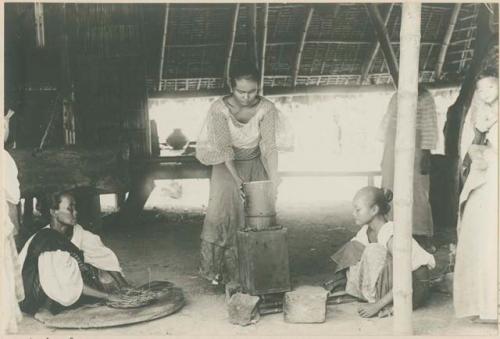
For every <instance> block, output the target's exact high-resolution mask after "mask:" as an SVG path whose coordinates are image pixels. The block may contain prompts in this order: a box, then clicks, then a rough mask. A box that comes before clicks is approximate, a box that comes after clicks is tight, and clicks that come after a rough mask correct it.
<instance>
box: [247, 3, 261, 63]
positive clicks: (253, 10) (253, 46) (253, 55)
mask: <svg viewBox="0 0 500 339" xmlns="http://www.w3.org/2000/svg"><path fill="white" fill-rule="evenodd" d="M248 21H249V25H248V26H249V27H248V29H249V30H248V42H249V45H250V46H249V47H250V51H249V52H248V54H249V55H250V59H251V62H252V63H253V64H254V65H255V68H257V69H259V58H258V51H257V50H258V48H257V4H249V7H248Z"/></svg>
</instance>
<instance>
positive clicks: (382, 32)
mask: <svg viewBox="0 0 500 339" xmlns="http://www.w3.org/2000/svg"><path fill="white" fill-rule="evenodd" d="M365 6H366V9H367V11H368V16H369V17H370V20H371V22H372V24H373V27H374V28H375V35H376V36H377V39H378V41H379V43H380V47H381V48H382V53H383V54H384V59H385V62H386V64H387V67H388V68H389V72H390V74H391V77H392V80H393V82H394V85H395V87H397V86H398V73H399V67H398V60H397V58H396V53H394V49H393V48H392V45H391V40H390V38H389V32H387V28H386V27H385V25H384V20H382V16H381V15H380V12H379V10H378V7H377V5H376V4H373V3H371V4H365Z"/></svg>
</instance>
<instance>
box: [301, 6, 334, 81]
mask: <svg viewBox="0 0 500 339" xmlns="http://www.w3.org/2000/svg"><path fill="white" fill-rule="evenodd" d="M338 8H340V7H338ZM313 14H314V7H312V6H311V7H310V8H309V10H308V11H307V16H306V20H305V22H304V29H303V30H302V33H301V35H300V40H299V45H298V46H297V54H296V56H295V64H294V68H293V75H292V86H293V87H295V86H296V85H297V78H298V76H299V71H300V62H301V60H302V52H303V51H304V46H305V43H306V37H307V31H308V30H309V25H310V24H311V19H312V16H313Z"/></svg>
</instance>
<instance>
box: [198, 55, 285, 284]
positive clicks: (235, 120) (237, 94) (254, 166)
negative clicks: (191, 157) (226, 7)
mask: <svg viewBox="0 0 500 339" xmlns="http://www.w3.org/2000/svg"><path fill="white" fill-rule="evenodd" d="M258 93H259V73H258V71H257V70H256V69H254V68H252V67H251V66H246V65H244V66H240V67H237V68H235V69H234V70H233V71H232V74H231V94H229V95H227V96H224V97H221V98H219V99H217V100H216V101H215V102H214V103H213V104H212V105H211V107H210V109H209V111H208V114H207V117H206V120H205V122H204V125H203V127H202V130H201V132H200V135H199V138H198V141H197V146H196V158H197V159H198V160H199V161H200V162H201V163H203V164H205V165H209V166H210V165H211V166H212V177H211V179H210V195H209V201H208V207H207V214H206V216H205V221H204V223H203V230H202V233H201V264H200V273H201V275H202V276H203V277H204V278H206V279H208V280H210V281H212V284H214V285H218V284H221V283H222V284H226V283H228V282H230V281H234V282H238V281H239V271H238V251H237V245H236V233H237V231H238V230H241V229H242V228H243V227H244V223H245V217H244V207H243V203H244V194H243V191H242V187H243V183H245V182H249V181H259V180H270V181H272V183H273V185H274V188H275V194H276V188H277V186H278V184H279V181H280V179H279V177H278V150H277V140H276V134H277V131H278V129H280V127H279V126H280V125H281V123H280V121H279V120H280V113H279V111H278V110H277V109H276V107H275V106H274V104H273V103H272V102H271V101H269V100H267V99H266V98H264V97H261V96H259V95H258Z"/></svg>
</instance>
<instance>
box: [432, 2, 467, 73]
mask: <svg viewBox="0 0 500 339" xmlns="http://www.w3.org/2000/svg"><path fill="white" fill-rule="evenodd" d="M461 7H462V4H455V5H454V6H453V10H452V12H451V18H450V22H449V24H448V29H447V30H446V33H445V35H444V38H443V44H442V45H441V49H440V50H439V56H438V61H437V63H436V67H435V74H434V78H435V79H436V80H439V79H440V78H441V71H442V70H443V65H444V59H445V58H446V52H448V46H449V45H450V41H451V37H452V36H453V31H454V30H455V24H456V23H457V19H458V14H459V13H460V8H461Z"/></svg>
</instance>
